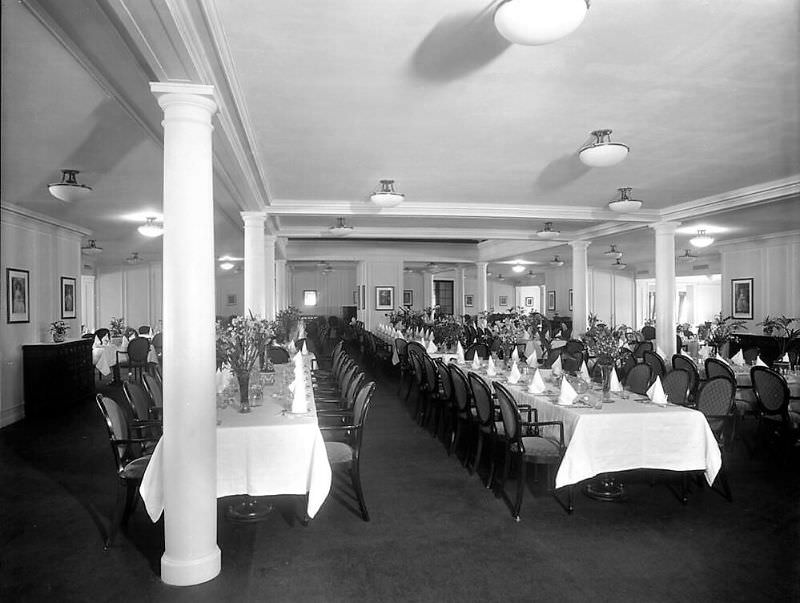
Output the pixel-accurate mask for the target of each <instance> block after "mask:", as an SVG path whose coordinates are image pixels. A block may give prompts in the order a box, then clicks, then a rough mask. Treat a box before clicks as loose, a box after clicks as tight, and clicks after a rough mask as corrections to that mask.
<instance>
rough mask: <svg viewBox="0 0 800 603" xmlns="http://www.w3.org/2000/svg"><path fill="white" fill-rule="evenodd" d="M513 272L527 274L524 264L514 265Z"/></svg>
mask: <svg viewBox="0 0 800 603" xmlns="http://www.w3.org/2000/svg"><path fill="white" fill-rule="evenodd" d="M511 270H513V271H514V272H525V266H523V265H522V264H514V266H513V267H512V268H511Z"/></svg>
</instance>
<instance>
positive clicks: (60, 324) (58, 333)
mask: <svg viewBox="0 0 800 603" xmlns="http://www.w3.org/2000/svg"><path fill="white" fill-rule="evenodd" d="M67 331H69V325H68V324H67V323H65V322H64V321H63V320H56V321H53V322H51V323H50V334H51V335H52V336H53V341H55V342H56V343H58V342H60V341H64V339H65V338H66V336H67Z"/></svg>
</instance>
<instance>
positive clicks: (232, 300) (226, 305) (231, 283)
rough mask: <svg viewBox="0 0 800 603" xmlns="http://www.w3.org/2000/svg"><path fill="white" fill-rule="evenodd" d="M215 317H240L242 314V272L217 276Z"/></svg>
mask: <svg viewBox="0 0 800 603" xmlns="http://www.w3.org/2000/svg"><path fill="white" fill-rule="evenodd" d="M216 297H217V316H234V315H236V316H241V315H242V313H243V312H244V272H238V273H236V272H233V273H229V274H218V275H217V278H216Z"/></svg>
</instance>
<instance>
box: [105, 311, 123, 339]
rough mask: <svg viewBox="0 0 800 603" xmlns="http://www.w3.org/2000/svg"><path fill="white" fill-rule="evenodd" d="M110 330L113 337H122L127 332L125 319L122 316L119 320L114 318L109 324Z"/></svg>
mask: <svg viewBox="0 0 800 603" xmlns="http://www.w3.org/2000/svg"><path fill="white" fill-rule="evenodd" d="M108 330H109V332H110V333H111V336H112V337H122V334H123V333H124V332H125V319H124V318H123V317H122V316H120V317H119V318H116V317H114V316H112V317H111V321H110V322H109V323H108Z"/></svg>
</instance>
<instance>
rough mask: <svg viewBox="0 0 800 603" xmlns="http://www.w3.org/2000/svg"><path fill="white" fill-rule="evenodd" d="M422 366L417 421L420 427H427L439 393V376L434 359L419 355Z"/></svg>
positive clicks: (416, 413) (426, 355)
mask: <svg viewBox="0 0 800 603" xmlns="http://www.w3.org/2000/svg"><path fill="white" fill-rule="evenodd" d="M419 360H420V362H421V366H422V375H421V376H422V380H421V383H420V396H419V397H418V398H417V409H416V412H415V416H416V420H417V423H418V424H419V425H422V426H424V425H426V424H427V423H428V419H429V418H430V414H431V411H432V406H433V404H434V400H433V399H434V397H435V396H436V394H437V392H438V391H439V381H438V379H439V375H438V373H437V370H436V365H435V364H434V362H433V359H432V358H431V357H430V356H428V354H427V352H426V353H425V354H420V355H419Z"/></svg>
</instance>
